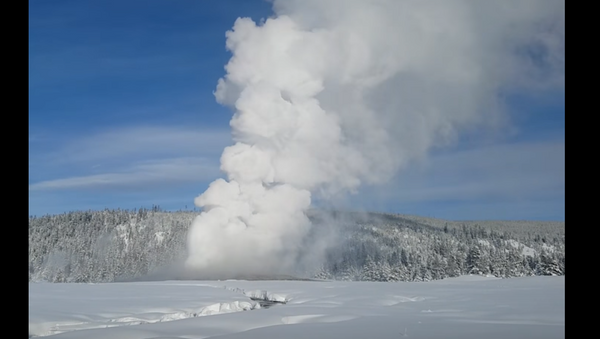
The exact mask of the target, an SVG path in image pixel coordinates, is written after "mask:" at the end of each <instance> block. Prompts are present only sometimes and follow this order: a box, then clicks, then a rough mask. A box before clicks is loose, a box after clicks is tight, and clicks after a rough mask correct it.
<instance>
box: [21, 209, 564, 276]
mask: <svg viewBox="0 0 600 339" xmlns="http://www.w3.org/2000/svg"><path fill="white" fill-rule="evenodd" d="M197 214H198V213H197V212H189V211H185V212H184V211H180V212H164V211H160V210H159V209H158V208H155V209H152V210H147V209H139V210H131V211H127V210H104V211H78V212H69V213H64V214H60V215H48V216H43V217H31V218H30V219H29V280H30V281H50V282H111V281H127V280H140V279H142V280H143V279H159V278H168V279H178V278H183V277H184V276H182V274H183V273H182V271H181V270H179V267H180V263H181V262H182V261H183V260H184V259H185V258H186V235H187V230H188V228H189V225H190V224H191V222H192V220H193V218H194V217H195V216H196V215H197ZM308 215H309V217H310V219H311V220H312V222H313V227H312V231H311V233H310V234H309V235H308V236H307V238H306V239H303V247H302V251H301V252H300V253H299V254H298V268H297V270H296V271H294V272H274V274H278V276H281V277H286V279H289V278H290V276H293V277H299V278H321V279H322V278H325V279H339V280H367V281H428V280H436V279H443V278H446V277H455V276H459V275H463V274H480V275H493V276H497V277H516V276H530V275H564V273H565V223H564V222H535V221H464V222H463V221H446V220H440V219H433V218H424V217H418V216H408V215H394V214H382V213H357V212H339V211H335V212H325V211H314V210H313V211H310V212H309V213H308ZM316 254H318V255H316Z"/></svg>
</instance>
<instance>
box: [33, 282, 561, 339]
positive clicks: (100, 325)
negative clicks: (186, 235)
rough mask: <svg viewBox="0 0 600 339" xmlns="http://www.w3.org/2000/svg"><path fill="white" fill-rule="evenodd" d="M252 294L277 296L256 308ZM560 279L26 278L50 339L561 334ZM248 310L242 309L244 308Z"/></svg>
mask: <svg viewBox="0 0 600 339" xmlns="http://www.w3.org/2000/svg"><path fill="white" fill-rule="evenodd" d="M251 298H267V299H270V300H275V301H280V302H285V304H283V303H282V304H280V305H275V306H272V307H270V308H261V307H260V305H259V304H258V303H257V302H256V301H253V300H252V299H251ZM564 306H565V279H564V276H562V277H524V278H511V279H496V278H485V277H479V276H464V277H460V278H453V279H445V280H439V281H431V282H397V283H381V282H341V281H331V282H321V281H316V282H311V281H241V280H240V281H237V280H235V281H230V280H228V281H164V282H131V283H107V284H50V283H30V284H29V335H30V336H49V337H48V338H50V337H51V338H89V339H97V338H98V339H99V338H110V339H141V338H146V339H150V338H152V339H158V338H161V339H174V338H186V339H187V338H198V339H200V338H216V337H218V338H219V339H226V338H245V339H248V338H261V339H266V338H291V339H293V338H311V339H317V338H402V337H407V338H462V339H466V338H485V339H491V338H544V339H549V338H564V337H565V332H564V331H565V309H564ZM242 311H246V312H242Z"/></svg>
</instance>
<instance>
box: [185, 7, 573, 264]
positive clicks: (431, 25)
mask: <svg viewBox="0 0 600 339" xmlns="http://www.w3.org/2000/svg"><path fill="white" fill-rule="evenodd" d="M273 10H274V13H275V14H274V16H273V17H271V18H269V19H267V20H266V21H264V22H262V23H260V24H257V23H255V22H253V21H252V20H251V19H249V18H240V19H238V20H237V21H236V22H235V24H234V26H233V29H232V30H231V31H229V32H227V34H226V37H227V42H226V46H227V49H228V50H229V51H231V53H232V57H231V59H230V61H229V63H228V64H227V65H226V71H227V74H226V75H225V77H224V78H222V79H220V80H219V82H218V85H217V90H216V92H215V96H216V98H217V101H218V102H219V103H221V104H224V105H227V106H230V107H232V108H233V110H234V111H235V114H234V116H233V118H232V120H231V123H230V125H231V128H232V133H233V137H234V141H235V144H234V145H232V146H230V147H227V148H226V149H225V150H224V151H223V154H222V157H221V169H222V170H223V171H224V172H225V173H226V174H227V178H228V180H223V179H218V180H216V181H214V182H213V183H212V184H211V185H210V186H209V188H208V189H207V190H206V191H205V192H204V193H203V194H202V195H200V196H199V197H197V198H196V199H195V204H196V205H197V206H199V207H201V208H202V209H203V212H202V213H201V214H200V215H199V216H198V217H197V218H196V219H195V220H194V222H193V224H192V226H191V228H190V231H189V238H188V252H189V257H188V259H187V261H186V267H187V268H188V269H190V270H192V271H196V272H204V273H205V274H212V275H219V276H235V275H239V274H250V273H267V272H269V273H273V272H282V271H285V270H286V269H288V268H290V267H292V266H293V265H294V264H295V262H296V260H297V259H298V258H297V255H298V253H299V251H300V246H301V245H300V244H301V243H302V241H301V240H302V239H303V237H304V236H305V235H306V234H307V232H308V230H309V229H310V226H311V225H310V221H309V220H308V218H307V217H306V216H305V211H306V210H307V209H308V208H309V207H310V204H311V194H313V195H314V194H317V195H319V196H320V197H324V198H332V197H335V196H338V195H340V194H344V193H348V192H352V191H355V190H356V189H357V188H358V187H359V186H360V185H361V184H364V183H366V184H373V183H382V182H385V181H386V180H389V179H390V177H391V176H392V175H394V173H395V172H397V171H398V170H399V169H401V168H402V166H404V165H406V164H407V163H408V162H410V161H411V160H414V159H415V158H418V157H422V156H423V155H425V154H426V152H427V151H428V150H430V149H431V148H433V147H438V146H443V145H446V144H447V143H449V142H452V141H454V140H456V138H457V133H458V132H460V131H468V130H473V128H475V127H478V128H481V127H497V126H499V125H502V123H503V122H504V115H503V114H502V100H501V98H502V97H501V95H502V94H503V93H506V92H509V91H511V90H532V89H534V90H536V89H540V88H541V89H548V88H553V87H557V86H558V87H561V86H564V34H565V32H564V30H565V27H564V11H565V7H564V2H563V1H552V0H539V1H536V0H528V1H470V0H465V1H460V0H455V1H446V0H442V1H399V0H371V1H365V0H288V1H284V0H275V1H274V2H273Z"/></svg>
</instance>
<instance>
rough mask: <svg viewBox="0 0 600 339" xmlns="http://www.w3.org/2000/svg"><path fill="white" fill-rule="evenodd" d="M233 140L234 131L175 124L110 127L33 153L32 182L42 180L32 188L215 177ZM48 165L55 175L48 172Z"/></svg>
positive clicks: (120, 186)
mask: <svg viewBox="0 0 600 339" xmlns="http://www.w3.org/2000/svg"><path fill="white" fill-rule="evenodd" d="M230 143H231V138H230V136H229V131H218V130H215V131H206V130H205V131H202V130H194V129H192V128H187V127H173V126H170V127H158V126H137V127H129V128H119V129H114V130H109V131H104V132H101V133H98V134H94V135H90V136H87V137H83V138H79V139H76V140H69V141H68V142H66V143H65V144H63V145H62V146H59V147H57V149H54V150H53V151H50V152H48V153H45V154H38V155H37V156H36V155H33V156H30V157H31V158H32V159H31V161H32V162H33V163H37V165H36V166H30V180H31V178H32V176H34V177H35V178H37V179H38V180H36V182H33V183H31V184H30V186H29V189H30V191H41V190H59V189H61V190H65V189H92V188H94V189H96V188H110V189H127V188H136V187H141V186H147V185H150V186H152V187H157V186H164V185H169V184H174V183H182V182H198V181H204V180H211V179H214V178H215V177H217V176H219V175H220V172H219V163H218V157H219V155H220V153H221V151H222V150H223V148H224V147H225V146H227V145H228V144H230ZM44 167H47V168H52V169H53V170H54V171H53V173H54V175H44V171H43V168H44ZM32 171H33V173H32ZM36 171H37V172H36ZM57 173H60V175H58V174H57Z"/></svg>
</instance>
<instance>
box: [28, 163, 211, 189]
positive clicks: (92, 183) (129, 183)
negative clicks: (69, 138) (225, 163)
mask: <svg viewBox="0 0 600 339" xmlns="http://www.w3.org/2000/svg"><path fill="white" fill-rule="evenodd" d="M219 175H220V174H219V170H218V167H217V166H215V164H214V162H209V161H206V159H195V158H174V159H161V160H156V161H150V162H147V163H142V164H134V165H130V166H125V168H123V169H121V170H120V171H118V172H107V173H100V174H91V175H84V176H76V177H68V178H62V179H53V180H46V181H41V182H37V183H35V184H33V185H30V186H29V190H30V191H39V190H61V189H63V190H64V189H106V188H117V189H139V188H140V187H142V186H151V187H153V188H156V187H157V186H165V185H172V184H177V183H186V182H188V183H189V182H191V183H196V182H199V181H205V180H212V179H214V178H216V177H218V176H219Z"/></svg>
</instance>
